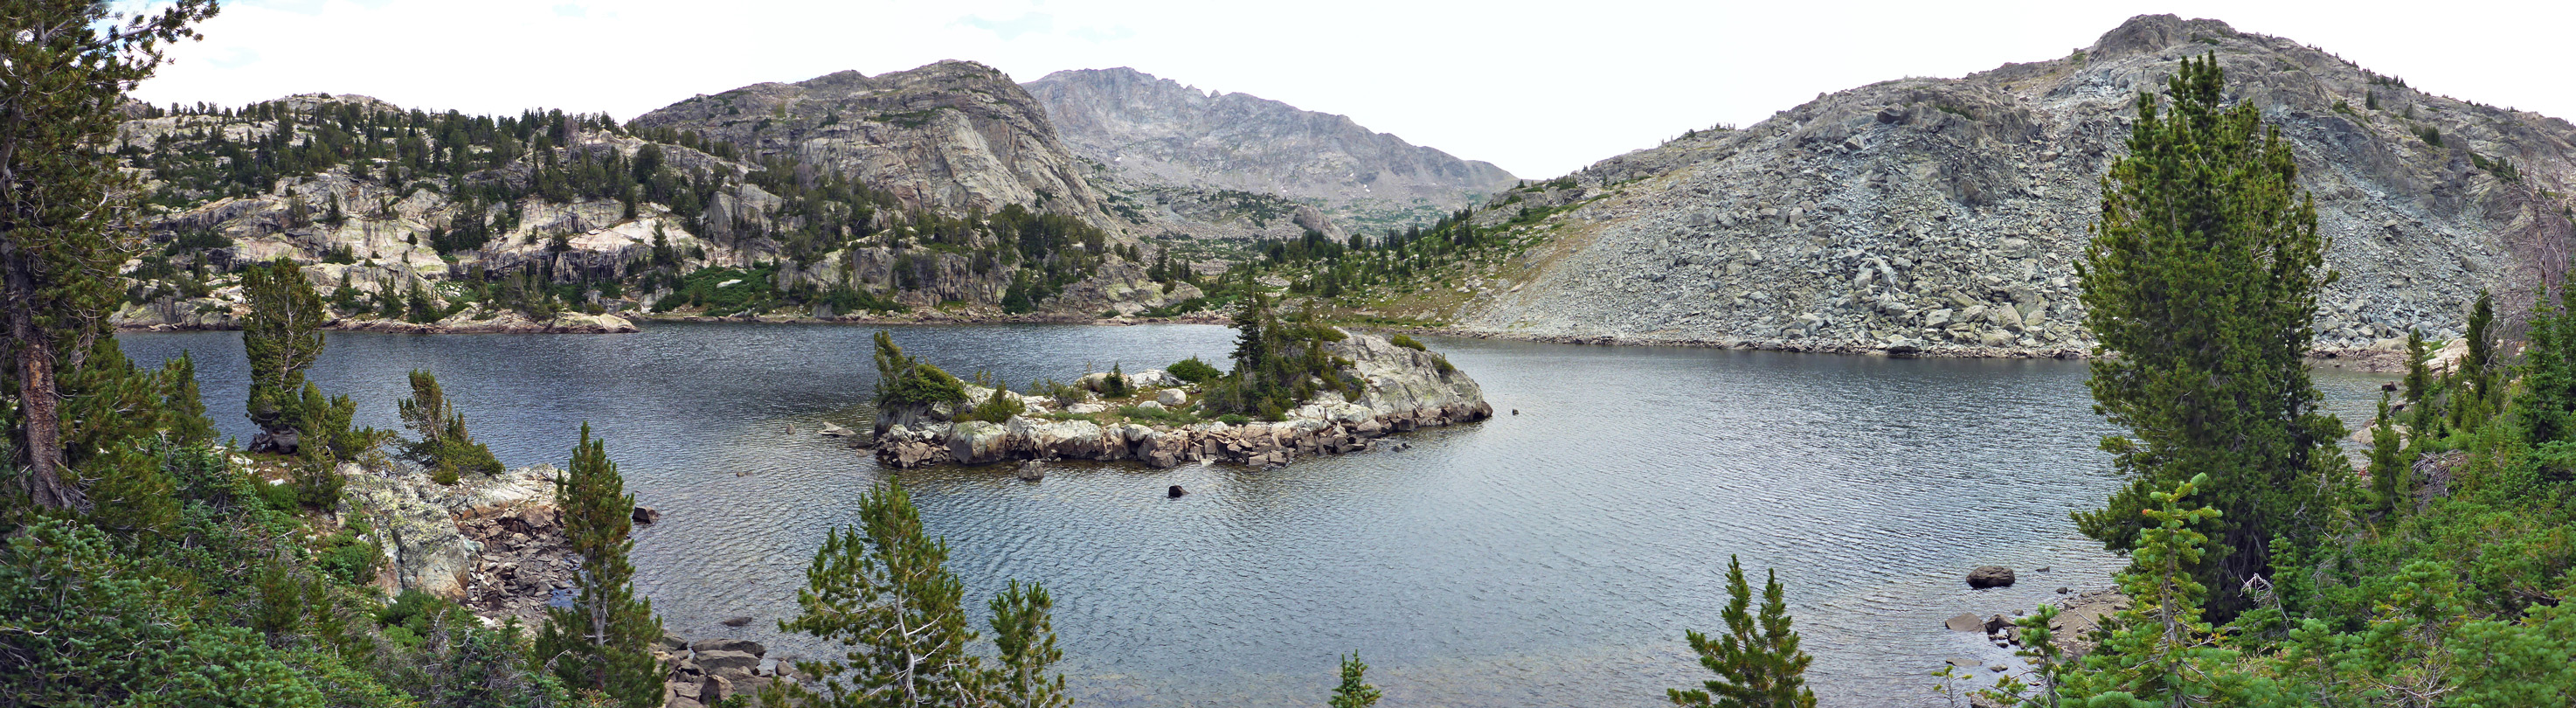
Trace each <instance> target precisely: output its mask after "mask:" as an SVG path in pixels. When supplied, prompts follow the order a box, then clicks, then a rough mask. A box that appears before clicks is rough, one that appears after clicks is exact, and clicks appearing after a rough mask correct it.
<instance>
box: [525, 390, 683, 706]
mask: <svg viewBox="0 0 2576 708" xmlns="http://www.w3.org/2000/svg"><path fill="white" fill-rule="evenodd" d="M555 506H557V507H558V508H559V510H560V513H562V515H563V527H564V538H565V542H566V545H567V546H569V547H570V548H571V550H572V552H573V553H575V554H578V555H580V556H581V572H580V573H579V574H578V575H576V576H574V578H573V587H574V594H573V601H572V606H571V607H568V608H548V609H547V610H546V624H545V626H544V627H543V628H541V629H539V630H538V632H537V641H536V650H535V653H534V654H532V655H531V659H532V660H533V661H535V662H536V663H537V664H538V665H539V666H540V668H542V669H546V670H551V671H552V672H553V673H554V675H555V676H557V677H559V678H561V679H562V680H563V682H564V685H566V686H568V687H571V688H573V689H575V690H586V691H597V692H599V693H601V694H603V695H605V696H607V697H608V698H609V699H610V700H612V701H614V702H615V703H616V704H617V705H622V706H626V707H627V708H650V707H651V706H654V705H657V704H659V702H660V701H661V700H662V671H661V664H660V662H657V661H654V659H653V653H652V649H651V647H652V643H653V642H655V641H657V640H660V639H661V638H662V620H661V619H660V618H658V617H655V616H654V615H653V603H652V601H651V600H646V599H643V598H639V597H636V595H635V586H634V578H635V567H634V566H632V565H629V564H628V563H627V560H626V554H627V551H629V550H632V549H633V548H634V547H635V541H634V540H633V539H631V538H628V537H627V536H628V533H629V532H630V531H632V530H633V529H634V524H635V521H634V512H635V497H633V496H629V495H627V494H626V483H625V481H624V480H622V479H620V478H619V477H618V476H617V464H616V463H613V462H610V461H609V460H608V446H607V443H605V442H603V441H599V440H593V439H591V437H590V424H588V423H584V424H582V426H581V440H580V442H579V443H577V444H576V445H575V446H574V447H573V454H572V462H571V463H570V464H569V465H568V466H567V469H566V470H565V472H564V475H563V476H562V477H560V478H557V479H556V480H555Z"/></svg>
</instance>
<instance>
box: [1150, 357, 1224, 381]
mask: <svg viewBox="0 0 2576 708" xmlns="http://www.w3.org/2000/svg"><path fill="white" fill-rule="evenodd" d="M1164 371H1165V372H1166V373H1169V374H1171V375H1172V378H1176V379H1180V380H1182V381H1187V382H1190V383H1194V384H1195V383H1207V382H1209V381H1214V380H1216V379H1217V377H1219V376H1224V375H1225V372H1222V371H1218V370H1216V367H1213V366H1209V365H1208V363H1207V362H1204V361H1199V358H1198V357H1190V358H1187V359H1182V360H1180V361H1178V362H1175V363H1173V364H1172V367H1171V368H1169V369H1165V370H1164Z"/></svg>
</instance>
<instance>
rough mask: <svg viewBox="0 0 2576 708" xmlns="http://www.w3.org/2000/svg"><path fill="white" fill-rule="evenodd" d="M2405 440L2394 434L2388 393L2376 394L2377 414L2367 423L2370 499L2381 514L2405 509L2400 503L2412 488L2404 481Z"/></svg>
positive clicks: (2395, 431) (2395, 430)
mask: <svg viewBox="0 0 2576 708" xmlns="http://www.w3.org/2000/svg"><path fill="white" fill-rule="evenodd" d="M2409 471H2410V470H2409V469H2408V467H2407V464H2406V455H2405V442H2404V441H2403V440H2402V439H2400V436H2399V435H2398V434H2397V420H2396V416H2393V415H2390V414H2389V412H2388V394H2387V393H2384V392H2383V393H2381V394H2379V417H2378V419H2377V420H2376V421H2374V422H2373V423H2372V425H2371V426H2370V498H2371V501H2372V502H2374V503H2376V504H2378V505H2379V513H2380V514H2381V515H2383V516H2388V515H2394V514H2396V513H2397V512H2399V511H2400V510H2402V509H2404V508H2405V505H2404V504H2403V503H2402V502H2403V501H2404V500H2405V498H2406V494H2407V493H2408V492H2410V491H2412V486H2413V485H2410V484H2407V483H2406V481H2405V479H2406V474H2407V472H2409Z"/></svg>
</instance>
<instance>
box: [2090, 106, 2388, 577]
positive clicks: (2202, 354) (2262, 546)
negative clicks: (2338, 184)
mask: <svg viewBox="0 0 2576 708" xmlns="http://www.w3.org/2000/svg"><path fill="white" fill-rule="evenodd" d="M2224 86H2225V76H2224V73H2223V72H2222V71H2221V70H2220V69H2219V67H2218V63H2217V57H2216V56H2215V55H2210V56H2207V57H2204V58H2201V59H2196V60H2194V59H2186V60H2185V61H2184V62H2183V63H2182V66H2181V68H2180V70H2179V71H2177V72H2176V73H2175V74H2174V76H2173V77H2172V78H2171V79H2170V80H2169V81H2168V83H2167V92H2168V93H2169V94H2170V95H2171V98H2172V101H2171V105H2169V106H2168V105H2164V104H2161V103H2159V102H2158V101H2157V100H2156V99H2155V98H2154V97H2153V96H2150V95H2147V94H2144V93H2141V94H2140V95H2139V97H2138V102H2137V106H2138V116H2139V117H2138V122H2137V128H2136V131H2135V133H2134V134H2132V135H2131V136H2130V139H2129V155H2128V156H2127V157H2124V158H2121V159H2120V161H2119V162H2117V163H2115V164H2114V165H2113V166H2112V167H2111V171H2110V174H2109V175H2107V176H2105V177H2104V178H2103V180H2102V216H2101V219H2100V221H2098V222H2097V223H2095V224H2094V227H2093V241H2092V243H2091V244H2090V245H2088V246H2086V248H2085V257H2084V260H2083V262H2082V263H2081V264H2080V266H2079V270H2078V272H2079V274H2080V275H2082V277H2083V285H2082V291H2081V298H2082V300H2083V302H2084V304H2085V306H2086V307H2087V309H2088V312H2087V314H2086V325H2087V326H2088V327H2090V328H2091V329H2092V330H2093V332H2094V334H2095V336H2096V337H2098V339H2099V341H2100V345H2099V346H2098V348H2097V351H2096V354H2097V355H2098V356H2097V357H2096V358H2095V359H2094V363H2093V366H2092V376H2091V380H2090V381H2089V382H2088V383H2089V385H2090V387H2091V389H2092V393H2093V400H2094V401H2095V403H2096V406H2095V410H2097V411H2099V412H2100V413H2102V414H2103V415H2104V416H2106V417H2108V418H2109V419H2110V421H2111V422H2112V423H2114V424H2117V425H2120V426H2122V427H2126V428H2128V429H2129V434H2128V435H2124V436H2115V437H2112V438H2108V439H2106V440H2104V441H2103V449H2104V450H2106V451H2109V452H2111V453H2112V454H2113V455H2114V456H2115V464H2116V465H2117V466H2118V468H2119V470H2120V471H2121V473H2122V474H2123V476H2125V477H2127V479H2128V485H2127V486H2126V487H2124V488H2123V489H2121V490H2120V491H2119V492H2118V493H2117V494H2115V495H2114V496H2112V498H2111V499H2110V503H2109V505H2108V506H2107V507H2106V508H2103V509H2100V510H2095V511H2087V512H2078V513H2076V514H2075V515H2074V516H2075V520H2076V523H2077V526H2078V528H2080V529H2081V530H2083V531H2084V533H2085V534H2086V535H2088V536H2092V537H2093V538H2095V539H2098V540H2101V541H2102V542H2103V543H2104V545H2105V546H2107V547H2109V548H2110V549H2112V550H2131V549H2135V548H2137V547H2138V544H2139V543H2140V533H2141V532H2142V531H2144V530H2145V529H2146V528H2147V523H2146V522H2145V521H2144V520H2145V519H2146V518H2147V517H2146V516H2144V515H2142V514H2141V513H2140V512H2141V511H2144V510H2147V509H2149V508H2151V502H2150V498H2151V496H2152V494H2154V493H2155V492H2157V491H2159V490H2163V489H2167V488H2170V487H2172V486H2173V485H2174V484H2176V483H2179V482H2181V481H2182V480H2186V479H2191V478H2193V477H2196V476H2198V475H2202V474H2207V475H2209V479H2210V482H2209V483H2208V485H2207V488H2206V489H2207V491H2208V492H2209V493H2210V495H2211V498H2212V499H2213V500H2214V503H2215V504H2216V506H2217V507H2218V508H2220V509H2222V510H2225V511H2226V515H2225V517H2224V518H2223V520H2222V521H2221V522H2217V523H2218V528H2217V529H2216V531H2217V532H2218V533H2219V535H2220V542H2219V544H2218V552H2217V553H2214V554H2211V555H2210V557H2209V558H2208V559H2207V562H2205V563H2204V564H2203V565H2202V567H2200V568H2197V569H2196V571H2197V572H2199V573H2200V576H2201V577H2202V578H2203V579H2204V580H2206V581H2208V582H2209V583H2210V584H2212V585H2214V586H2215V587H2218V588H2219V592H2220V594H2221V597H2220V600H2221V602H2220V603H2219V606H2220V608H2221V609H2222V610H2224V611H2227V612H2233V611H2234V610H2236V609H2240V605H2241V604H2242V603H2241V602H2239V601H2238V600H2237V597H2238V595H2239V590H2238V588H2239V587H2240V585H2241V584H2242V583H2243V582H2244V581H2245V580H2246V579H2248V578H2251V577H2254V576H2255V575H2258V574H2265V573H2268V572H2270V568H2269V557H2270V547H2271V546H2270V544H2271V541H2272V538H2273V537H2274V536H2275V535H2286V536H2289V537H2291V538H2292V539H2294V540H2299V541H2301V542H2305V541H2306V540H2307V539H2312V538H2314V537H2315V535H2316V534H2317V533H2318V530H2317V525H2318V524H2319V523H2321V521H2320V520H2319V519H2317V518H2313V517H2311V516H2307V514H2313V513H2314V511H2315V510H2319V509H2323V508H2325V499H2324V496H2323V493H2322V488H2321V487H2320V482H2319V480H2321V479H2327V480H2331V479H2334V478H2335V476H2336V475H2338V474H2340V473H2341V472H2340V471H2341V470H2345V469H2346V468H2344V467H2343V463H2342V461H2341V459H2340V456H2338V455H2337V454H2335V452H2334V445H2335V443H2336V440H2337V439H2339V438H2341V437H2343V425H2342V423H2341V422H2339V421H2337V420H2335V419H2334V417H2333V416H2330V415H2327V414H2325V413H2323V412H2322V411H2321V410H2320V409H2319V396H2318V394H2317V391H2316V388H2315V386H2313V385H2312V384H2311V383H2310V381H2309V378H2308V369H2307V362H2306V360H2305V356H2306V354H2307V352H2308V349H2309V347H2310V344H2311V340H2312V339H2313V336H2314V331H2313V329H2312V324H2311V322H2312V320H2313V317H2314V316H2315V313H2316V309H2317V308H2316V303H2317V296H2318V293H2319V292H2320V291H2321V290H2322V289H2323V288H2324V287H2325V285H2326V284H2327V283H2330V282H2332V281H2333V279H2334V275H2333V274H2332V273H2331V272H2328V271H2326V269H2325V261H2324V249H2325V240H2324V238H2323V237H2322V236H2321V235H2319V233H2318V231H2317V221H2316V207H2315V204H2314V202H2313V200H2311V199H2309V198H2308V197H2307V196H2305V195H2304V194H2303V193H2302V192H2301V190H2299V189H2298V187H2297V185H2296V182H2295V180H2296V177H2297V172H2298V163H2297V160H2296V158H2295V157H2294V156H2293V155H2292V154H2291V150H2290V146H2289V144H2288V143H2285V142H2283V141H2282V140H2281V138H2280V135H2279V131H2278V130H2277V129H2266V128H2265V126H2264V125H2263V122H2262V116H2261V114H2260V113H2259V112H2258V111H2257V110H2256V109H2255V107H2254V106H2253V105H2252V104H2250V103H2239V104H2236V105H2234V106H2228V105H2225V104H2224V102H2223V101H2222V98H2221V94H2222V91H2223V89H2224Z"/></svg>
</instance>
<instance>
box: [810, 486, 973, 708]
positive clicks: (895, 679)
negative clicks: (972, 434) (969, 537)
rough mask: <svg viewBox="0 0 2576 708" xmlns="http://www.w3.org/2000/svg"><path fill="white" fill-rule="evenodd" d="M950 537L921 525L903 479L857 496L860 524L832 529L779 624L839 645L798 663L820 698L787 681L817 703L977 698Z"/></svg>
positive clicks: (836, 706)
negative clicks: (817, 683)
mask: <svg viewBox="0 0 2576 708" xmlns="http://www.w3.org/2000/svg"><path fill="white" fill-rule="evenodd" d="M947 562H948V542H947V541H946V540H944V539H933V538H931V537H930V536H929V535H928V534H927V533H925V532H924V531H923V530H922V527H921V512H920V510H919V509H916V508H914V507H913V505H912V496H911V495H910V494H909V493H906V492H905V491H904V489H903V485H902V484H899V483H895V482H887V483H886V484H885V485H884V486H881V487H877V488H875V489H872V490H869V491H868V492H867V493H865V494H862V495H860V497H859V526H858V527H857V528H840V529H833V530H832V531H831V532H830V533H829V534H828V535H827V536H826V537H825V538H824V540H823V547H822V548H820V549H818V550H816V551H815V552H814V562H813V564H812V565H810V566H808V567H807V568H806V570H805V578H806V587H805V588H804V589H802V590H798V591H796V605H797V606H798V607H799V608H802V609H803V612H802V613H801V614H799V615H798V616H797V617H796V619H794V620H788V621H782V622H779V623H778V628H779V629H780V630H782V631H789V632H803V633H806V634H810V635H813V636H815V637H818V638H821V639H825V640H829V641H833V642H838V643H839V644H840V645H841V646H843V647H845V648H846V650H845V651H844V652H843V653H842V655H841V657H840V658H837V659H831V660H825V661H809V662H800V663H799V664H798V665H797V668H798V669H799V670H800V671H803V672H804V673H805V674H807V675H810V676H815V677H818V678H820V679H821V683H822V691H821V693H820V694H819V695H817V694H814V693H812V692H811V691H809V690H807V689H805V688H803V687H801V686H790V687H787V692H788V693H789V694H790V695H791V696H793V697H795V698H796V699H799V700H798V703H799V704H801V705H806V706H815V707H818V708H862V707H865V708H877V707H880V706H899V707H904V708H910V707H913V706H949V705H959V704H969V703H972V702H973V701H974V700H975V699H976V698H977V697H978V696H980V695H982V692H983V687H982V683H983V681H984V679H985V676H984V671H983V670H982V668H981V667H980V665H979V664H980V661H979V660H978V658H977V657H976V656H975V655H974V654H972V653H970V652H968V651H967V644H968V643H970V642H973V641H974V640H975V631H974V630H973V629H971V628H969V627H968V626H967V624H966V614H965V611H964V607H963V605H962V604H961V601H962V598H963V597H964V594H965V585H964V584H962V583H960V582H958V580H957V576H956V575H953V574H951V573H949V572H948V568H947V567H946V563H947Z"/></svg>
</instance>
